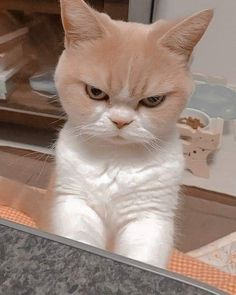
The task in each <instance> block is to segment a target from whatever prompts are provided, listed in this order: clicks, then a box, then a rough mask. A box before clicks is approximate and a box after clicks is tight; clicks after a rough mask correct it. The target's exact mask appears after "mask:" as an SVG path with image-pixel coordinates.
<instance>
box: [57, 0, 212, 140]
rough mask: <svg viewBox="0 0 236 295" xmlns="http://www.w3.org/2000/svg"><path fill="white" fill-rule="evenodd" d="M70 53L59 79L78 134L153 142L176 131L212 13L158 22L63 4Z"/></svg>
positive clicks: (74, 0) (77, 0)
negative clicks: (121, 17) (139, 21)
mask: <svg viewBox="0 0 236 295" xmlns="http://www.w3.org/2000/svg"><path fill="white" fill-rule="evenodd" d="M61 9H62V21H63V26H64V30H65V50H64V52H63V54H62V56H61V58H60V61H59V64H58V67H57V70H56V74H55V81H56V85H57V89H58V92H59V95H60V98H61V101H62V104H63V107H64V109H65V111H66V112H67V114H68V117H69V121H70V122H71V124H72V126H73V128H74V129H75V130H76V132H77V134H80V135H86V136H89V137H90V136H91V137H96V138H100V139H101V140H106V141H109V142H112V143H117V144H122V143H125V144H127V143H148V142H150V141H152V140H153V139H156V138H160V139H162V138H165V137H166V136H167V135H168V134H170V133H172V131H173V129H174V128H175V123H176V120H177V119H178V117H179V114H180V113H181V112H182V110H183V108H184V106H185V104H186V102H187V98H188V97H189V95H190V94H191V92H192V90H193V82H192V78H191V75H190V72H189V67H188V64H189V57H190V56H191V53H192V51H193V49H194V47H195V45H196V44H197V43H198V41H199V40H200V39H201V37H202V35H203V34H204V32H205V30H206V29H207V27H208V24H209V22H210V20H211V18H212V15H213V11H212V10H205V11H202V12H200V13H198V14H195V15H193V16H191V17H188V18H186V19H183V20H180V21H176V22H168V21H162V20H161V21H158V22H156V23H154V24H152V25H143V24H137V23H126V22H122V21H114V20H111V19H110V18H109V17H108V16H107V15H106V14H103V13H99V12H97V11H95V10H93V9H92V8H91V7H89V6H88V5H87V4H86V3H85V2H84V1H82V0H61Z"/></svg>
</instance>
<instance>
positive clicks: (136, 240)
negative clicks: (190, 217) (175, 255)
mask: <svg viewBox="0 0 236 295" xmlns="http://www.w3.org/2000/svg"><path fill="white" fill-rule="evenodd" d="M173 232H174V230H173V221H172V220H168V219H167V220H165V219H164V218H163V219H161V218H158V219H157V218H156V217H149V218H147V217H145V218H139V219H136V220H135V221H132V222H130V223H128V224H126V225H125V226H124V227H123V228H122V229H121V230H120V231H119V232H118V233H117V237H116V243H115V249H114V251H115V252H116V253H117V254H120V255H123V256H126V257H129V258H132V259H135V260H139V261H142V262H145V263H148V264H152V265H155V266H157V267H161V268H165V267H166V266H167V263H168V259H169V255H170V252H171V249H172V247H173Z"/></svg>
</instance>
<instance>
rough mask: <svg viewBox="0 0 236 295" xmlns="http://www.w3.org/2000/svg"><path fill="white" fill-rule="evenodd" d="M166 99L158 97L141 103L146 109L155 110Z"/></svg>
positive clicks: (149, 98) (148, 98)
mask: <svg viewBox="0 0 236 295" xmlns="http://www.w3.org/2000/svg"><path fill="white" fill-rule="evenodd" d="M165 99H166V95H157V96H150V97H147V98H144V99H142V100H141V101H140V103H141V104H142V105H144V106H146V107H149V108H154V107H156V106H158V105H159V104H161V103H162V102H163V101H164V100H165Z"/></svg>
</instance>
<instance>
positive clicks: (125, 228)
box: [51, 122, 184, 267]
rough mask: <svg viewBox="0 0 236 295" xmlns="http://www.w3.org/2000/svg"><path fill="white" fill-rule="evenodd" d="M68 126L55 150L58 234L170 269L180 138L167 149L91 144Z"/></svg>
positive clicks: (54, 211)
mask: <svg viewBox="0 0 236 295" xmlns="http://www.w3.org/2000/svg"><path fill="white" fill-rule="evenodd" d="M71 129H73V126H72V125H71V123H70V122H68V123H67V124H66V125H65V127H64V128H63V130H62V131H61V133H60V136H59V140H58V143H57V150H56V162H57V181H56V196H55V198H54V204H53V209H52V220H51V222H52V223H51V226H52V230H53V232H54V233H56V234H58V235H63V236H65V237H68V238H71V239H75V240H77V241H82V242H84V243H88V244H91V245H94V246H97V247H101V248H103V249H108V250H111V251H114V252H116V253H118V254H121V255H125V256H128V257H130V258H133V259H136V260H140V261H143V262H146V263H150V264H153V265H156V266H159V267H165V266H166V264H167V260H168V257H169V254H170V251H171V248H172V247H173V236H174V216H175V209H176V207H177V204H178V187H179V183H180V180H181V175H182V170H183V166H184V162H183V155H182V149H181V144H180V142H179V140H178V136H177V135H176V134H175V135H173V136H172V137H171V139H169V140H168V142H166V143H165V144H164V145H163V148H162V149H159V150H156V149H155V150H153V151H150V152H149V151H147V150H146V149H145V148H144V147H143V146H142V145H138V144H137V145H135V144H127V145H114V144H112V143H111V144H109V143H108V142H107V143H104V142H103V141H101V140H99V139H94V140H89V141H86V140H85V139H83V137H76V136H74V135H73V133H72V132H71Z"/></svg>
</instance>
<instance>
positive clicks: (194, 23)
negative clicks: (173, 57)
mask: <svg viewBox="0 0 236 295" xmlns="http://www.w3.org/2000/svg"><path fill="white" fill-rule="evenodd" d="M212 17H213V10H212V9H207V10H203V11H201V12H199V13H196V14H194V15H192V16H190V17H188V18H185V19H184V20H182V21H181V22H179V23H177V24H176V25H174V27H172V28H171V29H170V30H169V31H167V32H166V33H165V34H164V35H163V36H162V37H161V39H160V40H159V42H160V44H162V45H163V46H165V47H166V48H168V49H170V50H171V51H174V52H175V53H177V54H180V55H183V56H184V57H186V58H187V60H188V59H189V57H190V56H191V53H192V51H193V49H194V47H195V46H196V45H197V43H198V42H199V40H200V39H201V38H202V36H203V34H204V33H205V31H206V29H207V27H208V25H209V23H210V21H211V19H212Z"/></svg>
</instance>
